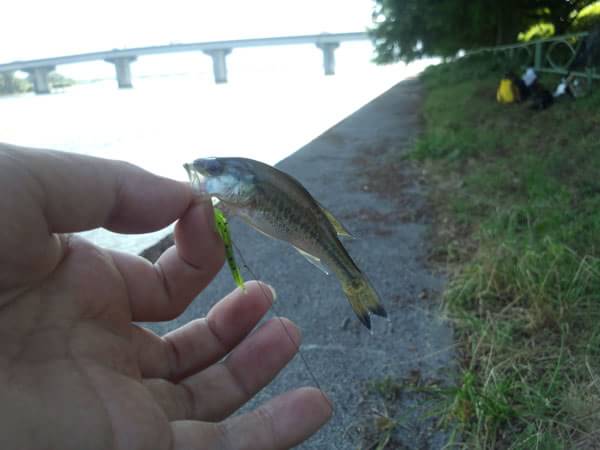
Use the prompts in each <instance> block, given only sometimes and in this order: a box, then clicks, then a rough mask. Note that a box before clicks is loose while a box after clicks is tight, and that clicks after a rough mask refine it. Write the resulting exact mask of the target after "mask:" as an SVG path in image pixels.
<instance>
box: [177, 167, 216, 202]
mask: <svg viewBox="0 0 600 450" xmlns="http://www.w3.org/2000/svg"><path fill="white" fill-rule="evenodd" d="M183 168H184V169H185V171H186V172H187V174H188V178H189V180H190V186H191V187H192V192H193V193H194V194H195V195H197V196H199V197H202V198H208V197H210V195H209V194H208V192H207V190H206V176H205V175H204V174H203V173H201V172H200V171H198V169H197V168H196V166H195V165H194V164H193V163H185V164H184V165H183Z"/></svg>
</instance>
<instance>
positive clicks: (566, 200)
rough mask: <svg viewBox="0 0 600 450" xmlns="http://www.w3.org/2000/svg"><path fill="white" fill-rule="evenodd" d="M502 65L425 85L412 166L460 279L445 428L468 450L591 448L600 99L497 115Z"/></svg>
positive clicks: (598, 317) (599, 239) (596, 388)
mask: <svg viewBox="0 0 600 450" xmlns="http://www.w3.org/2000/svg"><path fill="white" fill-rule="evenodd" d="M506 67H507V65H506V62H504V61H496V60H494V59H491V58H489V57H483V56H480V57H477V58H470V59H463V60H460V61H458V62H454V63H449V64H443V65H440V66H438V67H434V68H432V69H430V70H428V71H426V73H425V74H424V75H423V81H424V83H425V86H426V88H427V93H428V94H427V99H426V103H425V110H424V116H425V119H426V129H425V132H424V134H423V135H422V136H421V138H420V139H419V141H418V142H417V144H416V145H415V148H414V152H413V157H414V158H415V159H418V160H420V161H421V162H422V164H423V165H424V167H426V168H427V171H428V173H430V177H429V178H430V181H431V183H432V185H433V187H432V189H431V191H432V192H433V194H432V203H433V204H434V205H435V208H434V209H435V211H434V214H435V215H436V220H435V222H436V224H437V225H436V226H435V227H434V233H433V239H434V241H435V245H434V247H435V249H436V251H435V258H436V259H437V261H438V262H442V263H445V264H449V265H450V267H451V269H452V271H453V273H454V275H453V276H452V279H451V282H450V284H449V287H448V290H447V292H446V295H445V304H446V305H447V308H448V311H449V313H450V315H451V317H452V320H453V321H454V322H455V329H456V334H457V338H458V339H459V341H460V343H461V347H462V375H461V376H460V377H459V379H460V383H459V384H458V386H456V387H454V388H453V389H450V390H446V391H444V392H440V394H443V397H444V398H445V407H444V410H445V418H446V423H447V424H448V425H451V426H456V427H457V432H458V433H457V435H460V436H461V444H460V445H462V446H464V448H480V449H491V448H494V449H496V448H503V449H504V448H506V449H562V448H569V449H570V448H594V446H595V445H596V446H597V445H598V442H600V434H599V432H598V430H600V232H599V230H600V176H598V174H599V173H600V90H599V89H596V91H595V93H594V94H593V95H591V96H588V97H586V98H583V99H578V100H577V101H572V100H568V99H565V100H560V101H558V102H557V103H556V104H555V105H554V106H552V107H551V108H550V109H548V110H546V111H542V112H533V111H531V110H529V109H528V108H527V107H526V106H525V105H508V106H507V105H499V104H497V103H496V102H495V99H494V94H495V88H496V86H497V82H498V81H499V78H500V77H501V76H502V71H503V70H504V69H506ZM553 82H554V80H548V79H546V80H542V83H546V84H547V85H548V87H553ZM596 88H597V86H596ZM465 249H466V250H465ZM461 250H462V251H461ZM596 448H598V447H596Z"/></svg>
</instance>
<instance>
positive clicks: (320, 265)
mask: <svg viewBox="0 0 600 450" xmlns="http://www.w3.org/2000/svg"><path fill="white" fill-rule="evenodd" d="M294 248H295V249H296V250H298V253H300V254H301V255H302V256H304V257H305V258H306V259H307V260H308V262H309V263H311V264H312V265H314V266H316V267H318V268H319V269H321V270H322V271H323V272H325V275H329V271H328V270H327V268H326V267H325V266H324V265H323V263H322V262H321V260H320V259H319V258H317V257H316V256H313V255H311V254H310V253H306V252H305V251H304V250H300V249H299V248H298V247H294Z"/></svg>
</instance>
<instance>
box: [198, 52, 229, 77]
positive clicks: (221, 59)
mask: <svg viewBox="0 0 600 450" xmlns="http://www.w3.org/2000/svg"><path fill="white" fill-rule="evenodd" d="M204 53H206V54H207V55H210V57H211V58H212V60H213V74H214V76H215V83H227V62H226V61H225V57H226V56H227V55H229V54H230V53H231V49H230V48H219V49H214V50H204Z"/></svg>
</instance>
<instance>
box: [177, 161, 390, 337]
mask: <svg viewBox="0 0 600 450" xmlns="http://www.w3.org/2000/svg"><path fill="white" fill-rule="evenodd" d="M184 167H185V169H186V170H187V172H188V176H189V178H190V182H191V185H192V188H193V189H194V191H195V192H196V193H197V194H199V195H202V196H205V197H210V198H216V199H218V202H219V203H222V204H223V205H225V206H226V207H227V211H228V212H231V213H232V214H235V215H237V216H238V217H240V218H241V219H242V220H243V221H245V222H246V223H248V224H249V225H250V226H252V227H254V228H255V229H256V230H258V231H260V232H261V233H263V234H266V235H267V236H269V237H272V238H275V239H279V240H283V241H286V242H288V243H290V244H291V245H293V246H294V247H295V248H296V250H298V252H299V253H300V254H302V256H304V257H305V258H306V259H307V260H308V261H309V262H311V263H312V264H314V265H315V266H317V267H318V268H320V269H321V270H323V271H324V272H325V273H328V272H327V268H329V269H330V270H331V271H332V272H333V273H334V274H335V275H336V277H337V278H338V280H339V281H340V283H341V285H342V289H343V290H344V293H345V294H346V297H347V298H348V301H349V302H350V305H351V306H352V309H353V310H354V313H355V314H356V315H357V317H358V318H359V320H360V321H361V322H362V323H363V324H364V325H365V326H366V327H367V328H369V329H370V327H371V321H370V314H376V315H379V316H382V317H387V313H386V311H385V309H384V308H383V306H382V305H381V303H380V301H379V296H378V295H377V293H376V291H375V289H374V288H373V287H372V286H371V283H370V282H369V280H368V279H367V277H366V276H365V275H364V274H363V273H362V272H361V271H360V269H359V268H358V267H357V266H356V264H355V263H354V261H353V260H352V258H351V257H350V255H349V254H348V252H347V251H346V249H345V248H344V246H343V245H342V243H341V242H340V241H339V239H338V236H345V237H350V234H349V233H348V231H347V230H346V229H345V228H344V227H343V226H342V224H341V223H340V222H339V221H338V220H337V219H336V218H335V217H334V216H333V214H331V212H329V211H327V210H326V209H325V208H323V207H322V206H321V205H320V204H319V203H318V202H317V201H316V200H315V199H314V198H313V197H312V196H311V195H310V193H309V192H308V191H307V190H306V189H305V188H304V186H302V184H301V183H300V182H299V181H297V180H296V179H295V178H293V177H291V176H290V175H288V174H286V173H285V172H282V171H280V170H278V169H275V168H274V167H271V166H268V165H266V164H263V163H261V162H259V161H254V160H251V159H245V158H206V159H197V160H196V161H194V162H193V163H191V164H185V165H184ZM225 228H226V227H225ZM222 238H223V236H222ZM223 240H224V242H225V239H223ZM229 242H230V244H231V241H229ZM225 245H226V249H227V244H225ZM230 247H231V245H230ZM228 262H229V257H228ZM234 264H235V261H234ZM230 268H231V265H230ZM232 273H233V269H232ZM238 273H239V270H238ZM235 277H236V275H235V274H234V278H235ZM240 278H241V275H240ZM236 282H238V280H237V279H236Z"/></svg>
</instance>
